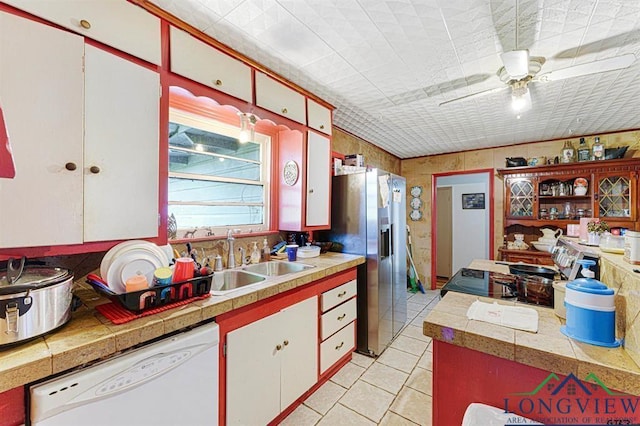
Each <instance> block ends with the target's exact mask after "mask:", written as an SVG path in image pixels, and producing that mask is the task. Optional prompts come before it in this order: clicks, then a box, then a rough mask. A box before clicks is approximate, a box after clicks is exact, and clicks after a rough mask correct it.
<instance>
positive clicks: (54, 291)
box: [0, 257, 73, 347]
mask: <svg viewBox="0 0 640 426" xmlns="http://www.w3.org/2000/svg"><path fill="white" fill-rule="evenodd" d="M25 261H26V258H24V257H23V258H22V259H20V260H15V259H9V260H8V262H7V268H6V269H4V270H0V347H2V346H4V345H10V344H14V343H19V342H23V341H26V340H29V339H33V338H34V337H38V336H41V335H43V334H45V333H48V332H50V331H52V330H55V329H57V328H58V327H61V326H63V325H64V324H66V323H67V322H68V321H69V320H70V319H71V311H72V307H73V291H72V290H73V273H72V272H71V271H70V270H68V269H64V268H53V267H45V266H25Z"/></svg>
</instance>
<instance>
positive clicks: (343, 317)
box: [338, 314, 347, 321]
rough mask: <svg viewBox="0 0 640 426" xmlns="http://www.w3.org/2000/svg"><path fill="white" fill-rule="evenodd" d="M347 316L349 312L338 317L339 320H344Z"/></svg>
mask: <svg viewBox="0 0 640 426" xmlns="http://www.w3.org/2000/svg"><path fill="white" fill-rule="evenodd" d="M346 316H347V314H342V315H340V316H339V317H338V321H342V320H343V319H345V317H346Z"/></svg>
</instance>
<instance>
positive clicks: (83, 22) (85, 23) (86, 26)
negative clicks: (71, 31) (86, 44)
mask: <svg viewBox="0 0 640 426" xmlns="http://www.w3.org/2000/svg"><path fill="white" fill-rule="evenodd" d="M80 26H81V27H82V28H84V29H85V30H89V29H91V22H89V21H87V20H86V19H81V20H80Z"/></svg>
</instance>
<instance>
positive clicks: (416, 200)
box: [409, 198, 422, 210]
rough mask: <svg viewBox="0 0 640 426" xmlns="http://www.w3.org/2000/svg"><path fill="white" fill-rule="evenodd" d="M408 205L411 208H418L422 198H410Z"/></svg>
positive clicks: (420, 205)
mask: <svg viewBox="0 0 640 426" xmlns="http://www.w3.org/2000/svg"><path fill="white" fill-rule="evenodd" d="M409 205H410V206H411V208H412V209H414V210H418V209H419V208H420V207H422V200H421V199H420V198H412V199H411V201H410V202H409Z"/></svg>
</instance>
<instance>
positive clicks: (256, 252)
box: [250, 241, 260, 263]
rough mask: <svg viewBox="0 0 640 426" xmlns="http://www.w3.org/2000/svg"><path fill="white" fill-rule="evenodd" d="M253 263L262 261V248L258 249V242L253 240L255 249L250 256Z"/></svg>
mask: <svg viewBox="0 0 640 426" xmlns="http://www.w3.org/2000/svg"><path fill="white" fill-rule="evenodd" d="M250 261H251V263H260V250H258V242H257V241H254V242H253V249H252V250H251V256H250Z"/></svg>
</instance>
